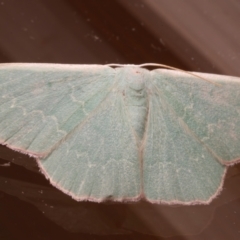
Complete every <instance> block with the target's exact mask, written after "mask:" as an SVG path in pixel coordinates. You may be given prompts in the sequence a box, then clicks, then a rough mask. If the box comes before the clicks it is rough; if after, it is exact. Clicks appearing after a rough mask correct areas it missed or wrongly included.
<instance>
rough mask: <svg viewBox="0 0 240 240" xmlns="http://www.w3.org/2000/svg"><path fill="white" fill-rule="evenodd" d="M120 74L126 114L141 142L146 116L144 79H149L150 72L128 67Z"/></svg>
mask: <svg viewBox="0 0 240 240" xmlns="http://www.w3.org/2000/svg"><path fill="white" fill-rule="evenodd" d="M122 74H123V76H122V77H124V78H123V79H124V90H123V91H124V102H125V106H126V107H127V108H126V109H127V114H128V116H129V120H130V123H131V125H132V128H133V130H134V131H135V133H136V136H137V138H138V140H139V141H141V139H142V138H143V134H144V132H145V126H146V120H147V114H148V98H147V89H146V79H149V75H150V72H149V71H147V70H145V69H141V68H134V67H129V68H125V69H124V72H123V73H122Z"/></svg>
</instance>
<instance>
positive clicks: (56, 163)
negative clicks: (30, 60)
mask: <svg viewBox="0 0 240 240" xmlns="http://www.w3.org/2000/svg"><path fill="white" fill-rule="evenodd" d="M143 66H145V65H139V66H137V65H122V66H118V67H116V68H112V67H110V66H107V65H61V64H0V143H1V144H3V145H7V146H8V147H9V148H11V149H14V150H16V151H20V152H22V153H25V154H28V155H31V156H33V157H35V158H36V159H37V162H38V165H39V167H40V169H41V171H42V173H43V174H44V175H45V176H46V177H47V178H48V179H49V180H50V182H51V184H52V185H54V186H55V187H57V188H58V189H60V190H61V191H63V192H64V193H66V194H68V195H70V196H72V197H73V198H74V199H75V200H77V201H83V200H89V201H96V202H101V201H104V200H107V199H108V200H109V199H110V200H113V201H137V200H139V199H141V198H143V199H146V200H147V201H150V202H153V203H167V204H199V203H201V204H206V203H209V202H210V201H211V200H212V199H213V198H214V197H215V196H216V195H218V194H219V192H220V191H221V189H222V185H223V180H224V176H225V173H226V169H227V166H229V165H232V164H234V163H236V162H238V161H239V160H240V78H237V77H230V76H221V75H214V74H203V73H196V74H197V75H198V76H199V77H195V76H193V75H191V73H190V74H189V73H185V72H180V71H173V70H163V69H155V70H152V71H149V70H146V69H144V68H142V67H143ZM201 78H203V79H207V80H209V81H210V82H209V81H204V80H203V79H201Z"/></svg>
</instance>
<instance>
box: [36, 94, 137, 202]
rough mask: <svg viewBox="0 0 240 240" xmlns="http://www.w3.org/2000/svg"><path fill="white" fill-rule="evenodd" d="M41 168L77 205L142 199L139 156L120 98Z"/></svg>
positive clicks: (115, 97)
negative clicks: (80, 202) (86, 201)
mask: <svg viewBox="0 0 240 240" xmlns="http://www.w3.org/2000/svg"><path fill="white" fill-rule="evenodd" d="M39 165H40V167H41V168H42V171H43V172H44V173H45V175H46V176H47V177H48V178H49V179H50V181H51V183H52V184H53V185H55V186H56V187H58V188H59V189H61V190H62V191H64V192H65V193H67V194H69V195H71V196H72V197H73V198H74V199H76V200H79V201H80V200H91V201H97V202H100V201H103V200H106V199H111V200H114V201H122V200H136V199H138V198H139V197H140V183H141V181H140V160H139V151H138V147H137V144H136V140H135V137H134V134H133V131H132V129H131V126H130V123H129V119H128V116H127V114H126V109H125V106H124V102H123V98H122V96H121V94H119V93H116V92H112V93H111V94H109V95H108V98H107V99H106V100H105V102H104V103H103V104H101V106H100V107H99V108H98V109H97V111H96V112H95V113H94V114H92V115H90V116H89V118H88V119H87V120H86V121H85V122H84V123H83V124H82V125H80V126H78V127H77V128H76V129H75V130H74V132H73V133H72V134H71V135H69V136H67V137H66V139H65V140H64V142H62V144H61V145H59V146H58V148H57V149H55V150H54V151H53V152H52V153H51V154H50V155H49V156H48V157H47V158H46V159H41V160H39Z"/></svg>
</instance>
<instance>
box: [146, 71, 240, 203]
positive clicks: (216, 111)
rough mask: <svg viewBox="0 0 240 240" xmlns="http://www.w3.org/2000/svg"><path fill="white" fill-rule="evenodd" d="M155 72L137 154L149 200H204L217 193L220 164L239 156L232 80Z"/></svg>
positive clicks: (236, 90)
mask: <svg viewBox="0 0 240 240" xmlns="http://www.w3.org/2000/svg"><path fill="white" fill-rule="evenodd" d="M197 74H198V75H199V76H201V77H203V78H205V79H206V80H210V81H212V82H208V81H205V80H203V79H200V78H197V77H193V76H191V75H189V74H187V73H179V72H175V71H169V70H155V71H153V75H152V82H151V84H152V85H151V84H149V89H151V91H150V92H151V93H150V94H149V120H148V126H147V132H146V136H145V146H144V155H143V171H144V192H145V195H146V197H147V199H149V200H150V201H153V202H161V201H162V202H166V203H185V204H194V203H196V202H200V203H207V202H209V201H210V200H211V199H212V198H213V197H214V196H215V195H216V194H217V193H218V192H219V190H220V189H221V187H222V181H223V177H224V173H225V167H224V165H223V163H233V162H235V161H237V160H238V159H239V158H240V82H239V79H238V78H234V77H226V76H219V75H211V74H199V73H197Z"/></svg>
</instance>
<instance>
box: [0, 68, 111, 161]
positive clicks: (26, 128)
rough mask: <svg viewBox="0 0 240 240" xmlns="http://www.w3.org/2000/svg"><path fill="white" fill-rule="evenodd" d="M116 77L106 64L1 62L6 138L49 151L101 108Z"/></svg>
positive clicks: (24, 148)
mask: <svg viewBox="0 0 240 240" xmlns="http://www.w3.org/2000/svg"><path fill="white" fill-rule="evenodd" d="M113 80H114V70H113V69H111V68H109V67H106V66H99V65H61V64H1V65H0V143H1V144H7V145H8V146H9V147H11V148H13V149H16V150H19V151H21V152H25V153H28V154H30V155H31V154H32V155H35V156H43V155H46V154H48V153H49V152H51V149H52V148H54V146H56V145H58V144H59V143H60V141H61V140H62V139H63V138H64V137H65V136H66V135H68V134H69V133H70V132H71V131H73V129H74V128H75V127H76V126H77V125H79V124H80V123H81V122H83V121H84V120H85V119H86V117H87V116H88V114H90V113H92V112H93V111H95V109H97V108H98V106H99V105H100V104H101V102H102V101H104V99H105V98H106V96H107V94H108V93H109V92H110V90H111V88H112V87H113V85H114V83H113Z"/></svg>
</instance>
